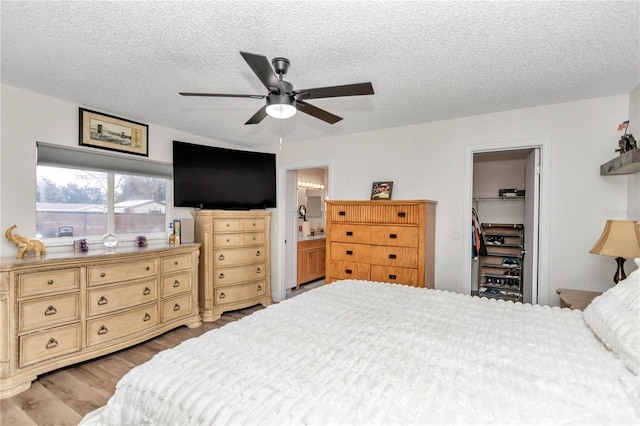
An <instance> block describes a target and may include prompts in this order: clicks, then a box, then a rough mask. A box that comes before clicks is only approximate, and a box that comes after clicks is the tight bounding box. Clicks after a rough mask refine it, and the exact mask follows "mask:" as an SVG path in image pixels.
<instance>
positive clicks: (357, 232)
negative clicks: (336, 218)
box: [329, 223, 371, 244]
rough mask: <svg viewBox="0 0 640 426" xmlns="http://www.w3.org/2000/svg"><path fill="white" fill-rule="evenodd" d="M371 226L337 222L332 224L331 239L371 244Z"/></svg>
mask: <svg viewBox="0 0 640 426" xmlns="http://www.w3.org/2000/svg"><path fill="white" fill-rule="evenodd" d="M370 230H371V227H370V226H367V225H354V224H352V223H336V224H334V225H333V226H331V230H330V231H329V232H331V234H330V235H329V237H330V238H331V241H339V242H345V243H358V244H369V242H370V241H371V231H370Z"/></svg>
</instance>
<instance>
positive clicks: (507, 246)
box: [478, 223, 525, 302]
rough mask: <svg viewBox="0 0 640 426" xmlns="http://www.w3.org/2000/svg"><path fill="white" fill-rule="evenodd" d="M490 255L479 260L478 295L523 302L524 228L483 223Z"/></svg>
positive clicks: (484, 235)
mask: <svg viewBox="0 0 640 426" xmlns="http://www.w3.org/2000/svg"><path fill="white" fill-rule="evenodd" d="M481 230H482V236H483V238H484V241H485V246H486V248H487V254H486V255H480V257H479V262H480V263H479V268H480V269H479V273H478V296H483V297H491V298H496V299H507V300H513V301H518V302H522V301H523V295H524V290H523V286H522V266H523V258H524V253H525V252H524V225H522V224H519V223H482V224H481Z"/></svg>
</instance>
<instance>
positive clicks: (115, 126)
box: [80, 108, 149, 157]
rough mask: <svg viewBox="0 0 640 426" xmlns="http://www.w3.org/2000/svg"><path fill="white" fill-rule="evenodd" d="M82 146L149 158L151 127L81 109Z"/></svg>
mask: <svg viewBox="0 0 640 426" xmlns="http://www.w3.org/2000/svg"><path fill="white" fill-rule="evenodd" d="M80 145H84V146H91V147H93V148H101V149H108V150H110V151H119V152H126V153H128V154H135V155H142V156H145V157H148V156H149V126H147V125H146V124H142V123H136V122H135V121H129V120H125V119H124V118H119V117H115V116H113V115H108V114H102V113H99V112H96V111H90V110H88V109H84V108H80Z"/></svg>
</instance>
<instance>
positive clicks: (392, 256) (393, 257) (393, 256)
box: [389, 254, 398, 259]
mask: <svg viewBox="0 0 640 426" xmlns="http://www.w3.org/2000/svg"><path fill="white" fill-rule="evenodd" d="M397 257H398V256H396V255H395V254H390V255H389V259H396V258H397Z"/></svg>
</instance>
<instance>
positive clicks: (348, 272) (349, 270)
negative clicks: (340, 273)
mask: <svg viewBox="0 0 640 426" xmlns="http://www.w3.org/2000/svg"><path fill="white" fill-rule="evenodd" d="M344 273H345V274H352V273H353V271H352V270H351V269H345V270H344Z"/></svg>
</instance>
